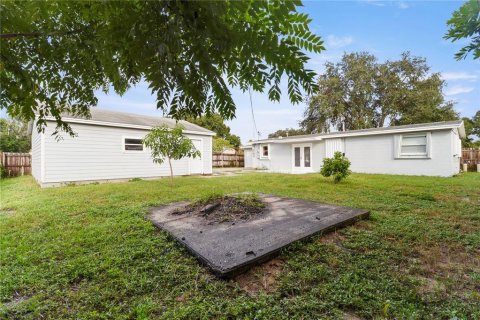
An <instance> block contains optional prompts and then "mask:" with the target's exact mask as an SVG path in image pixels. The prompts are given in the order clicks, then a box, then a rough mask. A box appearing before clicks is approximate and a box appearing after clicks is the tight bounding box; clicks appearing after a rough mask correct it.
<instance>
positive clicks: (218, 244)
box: [147, 194, 369, 278]
mask: <svg viewBox="0 0 480 320" xmlns="http://www.w3.org/2000/svg"><path fill="white" fill-rule="evenodd" d="M259 197H260V198H261V199H262V200H263V201H264V202H265V203H266V210H265V214H263V215H261V216H259V217H257V218H254V219H252V220H248V221H241V222H238V221H237V222H235V223H221V224H213V225H212V224H209V223H208V221H206V220H205V219H204V218H202V217H199V216H196V215H192V214H190V215H172V211H174V210H175V209H177V208H182V207H183V206H185V205H186V204H188V203H189V202H177V203H173V204H170V205H167V206H162V207H157V208H152V209H151V211H150V214H149V215H148V216H147V218H148V219H149V220H151V221H152V222H153V223H154V224H155V225H156V226H157V227H158V228H160V229H163V230H166V231H167V232H169V233H170V234H171V235H172V236H173V237H174V238H175V239H176V240H177V241H178V242H180V243H181V244H183V245H184V246H185V247H186V248H187V249H188V251H190V252H191V253H192V254H193V255H194V256H195V257H197V258H198V259H199V260H200V262H202V263H203V264H205V265H207V266H208V267H209V268H210V269H211V270H212V271H213V272H214V273H215V274H216V275H217V276H219V277H221V278H230V277H232V276H234V275H237V274H239V273H241V272H244V271H246V270H248V269H249V268H250V267H251V266H253V265H255V264H258V263H261V262H264V261H267V260H268V259H271V258H273V257H274V256H275V255H277V254H278V253H279V251H280V250H281V249H282V248H284V247H286V246H288V245H289V244H291V243H293V242H295V241H299V240H302V239H305V238H307V237H310V236H312V235H314V234H317V233H325V232H327V231H329V230H332V229H335V228H338V227H342V226H346V225H349V224H352V223H354V222H355V221H357V220H359V219H362V218H365V217H367V216H368V214H369V212H368V211H367V210H363V209H356V208H348V207H340V206H333V205H328V204H324V203H319V202H315V201H307V200H301V199H292V198H286V197H279V196H274V195H266V194H259Z"/></svg>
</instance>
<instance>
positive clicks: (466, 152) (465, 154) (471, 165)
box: [460, 148, 480, 171]
mask: <svg viewBox="0 0 480 320" xmlns="http://www.w3.org/2000/svg"><path fill="white" fill-rule="evenodd" d="M464 163H466V164H467V165H468V171H477V163H480V149H476V148H466V149H462V159H461V160H460V164H461V165H462V164H464ZM462 169H463V168H462Z"/></svg>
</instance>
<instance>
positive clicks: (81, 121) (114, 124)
mask: <svg viewBox="0 0 480 320" xmlns="http://www.w3.org/2000/svg"><path fill="white" fill-rule="evenodd" d="M45 120H48V121H55V120H56V119H55V118H54V117H51V116H47V117H45ZM62 120H63V121H65V122H68V123H79V124H90V125H96V126H105V127H117V128H130V129H142V130H150V129H152V128H153V127H152V126H144V125H137V124H129V123H117V122H107V121H97V120H91V119H78V118H66V117H63V118H62ZM183 132H184V133H189V134H198V135H204V136H214V135H216V133H215V132H212V131H210V130H206V129H205V131H196V130H183Z"/></svg>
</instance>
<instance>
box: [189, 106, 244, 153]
mask: <svg viewBox="0 0 480 320" xmlns="http://www.w3.org/2000/svg"><path fill="white" fill-rule="evenodd" d="M187 121H189V122H191V123H194V124H196V125H199V126H201V127H204V128H206V129H208V130H211V131H213V132H215V133H216V134H217V135H216V137H217V138H221V139H225V140H227V141H228V143H230V144H231V145H232V147H233V148H235V149H238V147H240V144H241V141H240V137H239V136H237V135H234V134H231V133H230V127H229V126H227V125H226V124H225V122H224V120H223V118H222V116H221V115H219V114H216V113H213V114H210V115H203V116H200V117H196V118H194V117H188V118H187Z"/></svg>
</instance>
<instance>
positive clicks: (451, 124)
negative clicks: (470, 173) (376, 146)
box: [245, 120, 465, 147]
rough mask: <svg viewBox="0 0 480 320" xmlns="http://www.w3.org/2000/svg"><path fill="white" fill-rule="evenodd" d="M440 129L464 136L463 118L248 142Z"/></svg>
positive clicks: (275, 141)
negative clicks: (454, 131)
mask: <svg viewBox="0 0 480 320" xmlns="http://www.w3.org/2000/svg"><path fill="white" fill-rule="evenodd" d="M442 129H458V132H459V135H460V136H461V137H462V138H463V137H465V127H464V124H463V120H455V121H442V122H431V123H416V124H408V125H402V126H391V127H382V128H370V129H361V130H348V131H339V132H329V133H317V134H306V135H298V136H290V137H282V138H272V139H263V140H257V141H252V142H251V143H250V144H259V143H288V142H297V141H314V140H324V139H331V138H341V137H354V136H367V135H378V134H392V133H402V132H405V133H407V132H417V131H430V130H442ZM245 147H247V146H245Z"/></svg>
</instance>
